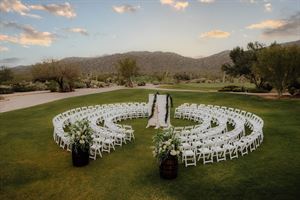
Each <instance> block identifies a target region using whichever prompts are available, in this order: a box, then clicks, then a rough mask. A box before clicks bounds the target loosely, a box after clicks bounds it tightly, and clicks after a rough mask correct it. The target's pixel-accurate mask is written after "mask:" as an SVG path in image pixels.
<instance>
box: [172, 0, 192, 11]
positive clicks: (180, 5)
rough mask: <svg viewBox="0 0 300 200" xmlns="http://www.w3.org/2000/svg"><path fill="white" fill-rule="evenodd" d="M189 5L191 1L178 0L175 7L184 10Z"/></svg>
mask: <svg viewBox="0 0 300 200" xmlns="http://www.w3.org/2000/svg"><path fill="white" fill-rule="evenodd" d="M188 6H189V2H187V1H177V2H176V3H175V5H174V8H175V9H176V10H184V9H185V8H186V7H188Z"/></svg>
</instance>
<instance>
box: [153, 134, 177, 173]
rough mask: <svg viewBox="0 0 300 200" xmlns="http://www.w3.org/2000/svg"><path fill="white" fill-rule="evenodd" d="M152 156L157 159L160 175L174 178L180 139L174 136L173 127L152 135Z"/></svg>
mask: <svg viewBox="0 0 300 200" xmlns="http://www.w3.org/2000/svg"><path fill="white" fill-rule="evenodd" d="M153 142H154V147H153V156H154V157H156V158H157V159H158V161H159V172H160V177H161V178H164V179H174V178H176V177H177V171H178V157H179V155H180V150H179V145H180V140H179V139H178V138H177V137H176V136H175V134H174V132H173V128H169V129H166V130H164V131H163V132H159V133H157V134H156V135H155V136H154V137H153Z"/></svg>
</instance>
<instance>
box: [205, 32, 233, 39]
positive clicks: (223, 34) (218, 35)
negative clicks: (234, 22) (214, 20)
mask: <svg viewBox="0 0 300 200" xmlns="http://www.w3.org/2000/svg"><path fill="white" fill-rule="evenodd" d="M229 36H230V33H229V32H226V31H221V30H212V31H209V32H205V33H201V34H200V38H218V39H220V38H228V37H229Z"/></svg>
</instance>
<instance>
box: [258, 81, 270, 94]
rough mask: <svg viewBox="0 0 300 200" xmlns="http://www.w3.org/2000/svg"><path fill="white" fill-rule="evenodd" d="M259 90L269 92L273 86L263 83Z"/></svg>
mask: <svg viewBox="0 0 300 200" xmlns="http://www.w3.org/2000/svg"><path fill="white" fill-rule="evenodd" d="M260 89H262V90H266V91H268V92H270V91H271V90H272V89H273V86H272V85H271V84H270V83H268V82H265V83H264V84H263V85H262V86H261V88H260Z"/></svg>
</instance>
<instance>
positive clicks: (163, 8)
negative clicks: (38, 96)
mask: <svg viewBox="0 0 300 200" xmlns="http://www.w3.org/2000/svg"><path fill="white" fill-rule="evenodd" d="M0 12H1V18H0V28H1V29H0V65H3V64H4V65H7V66H17V65H28V64H33V63H36V62H39V61H41V60H42V59H46V58H55V59H61V58H64V57H96V56H103V55H111V54H115V53H125V52H131V51H150V52H153V51H162V52H174V53H177V54H179V55H182V56H186V57H193V58H195V57H199V56H201V57H206V56H209V55H213V54H216V53H219V52H221V51H224V50H230V49H232V48H233V47H236V46H242V47H245V46H246V44H247V43H248V42H253V41H259V42H262V43H265V44H267V45H269V44H270V43H272V42H273V41H277V42H278V43H283V42H289V41H295V40H299V39H300V38H299V35H300V24H299V22H300V0H226V1H224V0H223V1H221V0H149V1H141V0H140V1H138V0H127V1H117V0H111V1H104V0H101V1H95V0H88V1H70V0H69V1H58V0H55V1H47V0H46V1H41V0H31V1H30V0H0Z"/></svg>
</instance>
